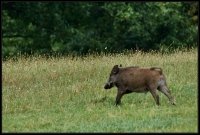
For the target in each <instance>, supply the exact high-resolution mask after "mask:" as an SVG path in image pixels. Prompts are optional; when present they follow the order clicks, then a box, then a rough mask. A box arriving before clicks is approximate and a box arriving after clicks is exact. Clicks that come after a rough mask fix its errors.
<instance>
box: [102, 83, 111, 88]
mask: <svg viewBox="0 0 200 135" xmlns="http://www.w3.org/2000/svg"><path fill="white" fill-rule="evenodd" d="M112 87H113V83H106V84H105V86H104V89H110V88H112Z"/></svg>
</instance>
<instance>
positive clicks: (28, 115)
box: [2, 49, 198, 132]
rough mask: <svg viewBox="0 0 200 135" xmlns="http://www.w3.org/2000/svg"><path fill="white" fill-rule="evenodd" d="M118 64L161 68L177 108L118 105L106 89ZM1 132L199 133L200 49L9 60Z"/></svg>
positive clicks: (129, 99)
mask: <svg viewBox="0 0 200 135" xmlns="http://www.w3.org/2000/svg"><path fill="white" fill-rule="evenodd" d="M115 64H122V66H132V65H138V66H145V67H150V66H158V67H162V68H163V71H164V73H165V75H166V77H167V83H168V86H169V88H170V89H171V92H172V95H173V96H175V98H176V102H177V106H173V105H171V104H170V103H169V101H168V99H167V97H166V96H165V95H163V94H162V93H159V96H160V100H161V101H160V102H161V106H159V107H158V106H156V104H155V101H154V99H153V97H152V96H151V94H150V93H147V94H143V93H131V94H128V95H125V96H124V97H123V98H122V105H120V106H118V107H116V106H115V105H114V102H115V96H116V93H117V90H116V88H112V89H111V90H108V91H106V90H104V89H103V86H104V84H105V82H106V81H107V79H108V76H109V73H110V71H111V69H112V67H113V66H114V65H115ZM2 66H3V67H2V69H3V76H2V79H3V81H2V83H3V86H2V87H3V91H2V101H3V103H2V107H3V108H2V109H3V110H2V124H3V125H2V131H3V132H197V131H198V130H197V129H198V128H197V124H198V116H197V110H198V108H197V101H198V97H197V96H198V92H197V49H192V50H190V51H187V52H183V51H177V52H176V53H173V54H163V55H162V54H160V53H155V52H154V53H142V52H135V53H133V52H128V53H126V54H116V55H103V54H102V55H101V56H97V55H90V56H88V57H84V58H80V57H77V58H75V59H72V57H70V56H68V57H61V58H50V59H45V58H43V57H30V58H24V57H22V58H20V59H19V60H18V61H13V60H8V61H5V62H3V65H2Z"/></svg>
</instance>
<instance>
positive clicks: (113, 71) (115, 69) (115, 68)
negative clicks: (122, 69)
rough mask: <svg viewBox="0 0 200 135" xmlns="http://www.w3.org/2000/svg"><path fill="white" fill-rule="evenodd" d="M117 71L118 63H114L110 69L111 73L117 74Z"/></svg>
mask: <svg viewBox="0 0 200 135" xmlns="http://www.w3.org/2000/svg"><path fill="white" fill-rule="evenodd" d="M118 72H119V67H118V65H115V66H114V67H113V69H112V73H113V74H117V73H118Z"/></svg>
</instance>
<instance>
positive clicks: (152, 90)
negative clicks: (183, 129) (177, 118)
mask: <svg viewBox="0 0 200 135" xmlns="http://www.w3.org/2000/svg"><path fill="white" fill-rule="evenodd" d="M150 92H151V94H152V96H153V98H154V100H155V101H156V104H157V105H160V102H159V96H158V94H157V90H156V89H152V88H151V89H150Z"/></svg>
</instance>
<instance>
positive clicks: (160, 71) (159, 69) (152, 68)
mask: <svg viewBox="0 0 200 135" xmlns="http://www.w3.org/2000/svg"><path fill="white" fill-rule="evenodd" d="M150 70H157V71H159V73H160V74H161V75H162V68H159V67H151V68H150Z"/></svg>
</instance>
